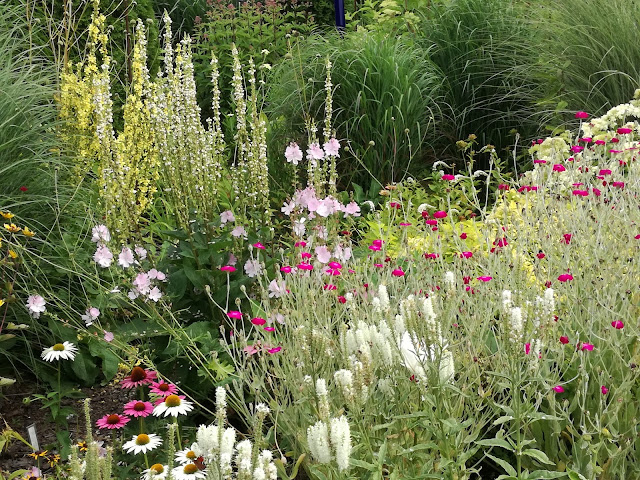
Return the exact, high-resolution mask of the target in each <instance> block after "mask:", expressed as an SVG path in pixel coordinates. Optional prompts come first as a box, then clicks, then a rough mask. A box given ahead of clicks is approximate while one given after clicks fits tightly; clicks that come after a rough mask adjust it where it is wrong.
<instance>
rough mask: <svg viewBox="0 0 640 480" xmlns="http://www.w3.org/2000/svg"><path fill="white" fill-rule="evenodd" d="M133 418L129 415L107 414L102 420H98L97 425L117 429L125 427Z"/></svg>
mask: <svg viewBox="0 0 640 480" xmlns="http://www.w3.org/2000/svg"><path fill="white" fill-rule="evenodd" d="M129 420H131V419H130V418H129V417H125V416H124V415H118V414H115V413H114V414H112V415H105V416H104V417H102V418H101V419H100V420H98V421H97V422H96V425H97V426H98V428H99V429H101V430H102V429H103V428H107V429H109V430H117V429H120V428H122V427H124V426H125V425H126V424H127V423H129Z"/></svg>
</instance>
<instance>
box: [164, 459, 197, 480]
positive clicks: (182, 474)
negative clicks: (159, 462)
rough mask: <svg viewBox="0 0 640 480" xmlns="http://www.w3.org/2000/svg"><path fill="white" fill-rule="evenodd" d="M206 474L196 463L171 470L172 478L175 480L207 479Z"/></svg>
mask: <svg viewBox="0 0 640 480" xmlns="http://www.w3.org/2000/svg"><path fill="white" fill-rule="evenodd" d="M205 477H206V474H205V472H203V471H201V470H200V469H199V468H198V466H197V465H195V464H194V463H187V464H186V465H180V466H179V467H176V468H174V469H173V470H171V478H173V480H194V479H196V478H205Z"/></svg>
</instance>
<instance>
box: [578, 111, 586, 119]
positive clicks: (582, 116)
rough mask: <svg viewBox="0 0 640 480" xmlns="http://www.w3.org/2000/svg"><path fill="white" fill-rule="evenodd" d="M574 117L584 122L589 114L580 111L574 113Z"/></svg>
mask: <svg viewBox="0 0 640 480" xmlns="http://www.w3.org/2000/svg"><path fill="white" fill-rule="evenodd" d="M575 117H576V118H579V119H581V120H584V119H585V118H589V114H588V113H587V112H582V111H580V112H576V114H575Z"/></svg>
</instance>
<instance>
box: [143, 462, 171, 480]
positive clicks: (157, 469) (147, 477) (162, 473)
mask: <svg viewBox="0 0 640 480" xmlns="http://www.w3.org/2000/svg"><path fill="white" fill-rule="evenodd" d="M168 473H169V468H168V467H167V466H166V465H162V464H161V463H156V464H154V465H151V467H149V468H148V469H146V470H144V471H143V472H142V477H140V478H141V480H164V479H165V478H167V474H168Z"/></svg>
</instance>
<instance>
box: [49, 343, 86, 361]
mask: <svg viewBox="0 0 640 480" xmlns="http://www.w3.org/2000/svg"><path fill="white" fill-rule="evenodd" d="M77 352H78V347H76V346H75V345H74V344H73V343H71V342H64V343H56V344H55V345H53V346H52V347H49V348H45V349H44V350H43V351H42V355H41V357H42V359H43V360H44V361H46V362H53V361H54V360H73V359H74V358H75V356H76V353H77Z"/></svg>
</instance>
